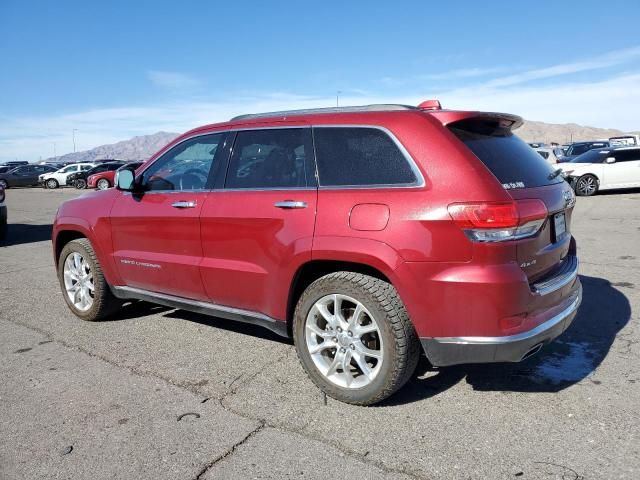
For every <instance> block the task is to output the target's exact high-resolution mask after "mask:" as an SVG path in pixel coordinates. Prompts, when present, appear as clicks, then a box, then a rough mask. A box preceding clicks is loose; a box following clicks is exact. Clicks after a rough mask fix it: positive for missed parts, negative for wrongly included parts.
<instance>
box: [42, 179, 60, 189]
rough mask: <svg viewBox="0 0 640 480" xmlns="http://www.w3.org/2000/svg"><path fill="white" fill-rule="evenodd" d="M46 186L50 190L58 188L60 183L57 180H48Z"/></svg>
mask: <svg viewBox="0 0 640 480" xmlns="http://www.w3.org/2000/svg"><path fill="white" fill-rule="evenodd" d="M44 184H45V186H46V187H47V188H49V189H55V188H58V181H57V180H56V179H55V178H50V179H48V180H45V182H44Z"/></svg>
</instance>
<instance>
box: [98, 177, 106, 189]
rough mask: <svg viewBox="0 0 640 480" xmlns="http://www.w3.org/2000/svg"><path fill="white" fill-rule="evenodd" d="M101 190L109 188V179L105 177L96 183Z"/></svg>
mask: <svg viewBox="0 0 640 480" xmlns="http://www.w3.org/2000/svg"><path fill="white" fill-rule="evenodd" d="M96 186H97V187H98V189H99V190H106V189H107V188H109V181H108V180H105V179H104V178H102V179H100V180H98V184H97V185H96Z"/></svg>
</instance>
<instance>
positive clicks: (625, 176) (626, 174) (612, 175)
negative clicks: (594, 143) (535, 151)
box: [558, 147, 640, 196]
mask: <svg viewBox="0 0 640 480" xmlns="http://www.w3.org/2000/svg"><path fill="white" fill-rule="evenodd" d="M558 167H559V168H560V169H562V171H563V175H564V176H565V178H566V179H567V181H568V182H569V183H570V184H571V186H572V187H573V189H574V190H575V192H576V194H577V195H581V196H590V195H594V194H595V193H596V192H597V191H598V190H611V189H615V188H633V187H640V147H619V148H599V149H596V150H590V151H588V152H587V153H583V154H582V155H579V156H577V157H576V158H574V159H573V160H571V161H570V162H567V163H560V164H558Z"/></svg>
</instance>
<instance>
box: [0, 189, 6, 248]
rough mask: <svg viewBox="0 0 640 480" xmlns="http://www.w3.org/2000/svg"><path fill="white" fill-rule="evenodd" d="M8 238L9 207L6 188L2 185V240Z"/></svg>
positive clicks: (0, 216) (0, 195)
mask: <svg viewBox="0 0 640 480" xmlns="http://www.w3.org/2000/svg"><path fill="white" fill-rule="evenodd" d="M5 238H7V205H6V203H5V191H4V187H3V186H2V185H0V240H4V239H5Z"/></svg>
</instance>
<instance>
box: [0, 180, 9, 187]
mask: <svg viewBox="0 0 640 480" xmlns="http://www.w3.org/2000/svg"><path fill="white" fill-rule="evenodd" d="M0 186H2V187H4V188H5V189H7V188H9V184H8V183H7V181H6V180H5V179H2V180H0Z"/></svg>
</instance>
